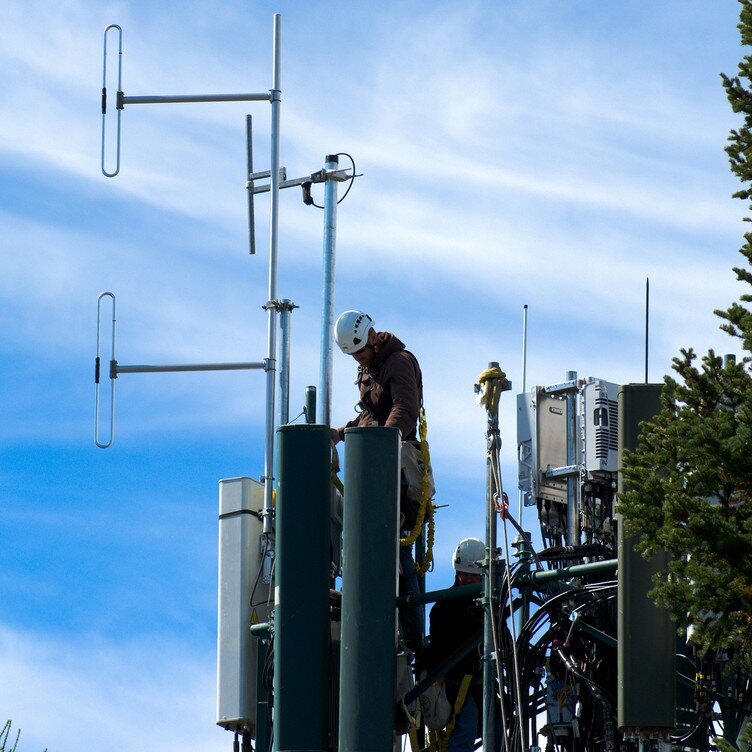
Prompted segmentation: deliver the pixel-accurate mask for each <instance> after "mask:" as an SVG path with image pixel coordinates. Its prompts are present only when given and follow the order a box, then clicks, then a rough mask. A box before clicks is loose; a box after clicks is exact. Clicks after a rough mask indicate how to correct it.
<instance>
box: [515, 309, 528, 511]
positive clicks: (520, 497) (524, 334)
mask: <svg viewBox="0 0 752 752" xmlns="http://www.w3.org/2000/svg"><path fill="white" fill-rule="evenodd" d="M526 388H527V303H525V305H524V306H522V393H523V394H525V389H526ZM524 498H525V494H524V493H523V492H522V491H518V492H517V522H519V523H520V526H522V510H523V508H524Z"/></svg>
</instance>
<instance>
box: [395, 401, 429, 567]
mask: <svg viewBox="0 0 752 752" xmlns="http://www.w3.org/2000/svg"><path fill="white" fill-rule="evenodd" d="M418 435H419V436H420V454H421V457H422V459H423V476H422V477H421V479H420V506H419V507H418V514H417V517H416V519H415V525H414V526H413V529H412V530H411V531H410V533H409V535H407V536H406V537H404V538H400V546H412V544H413V543H415V541H416V540H418V537H419V536H420V534H421V531H422V530H423V524H424V523H425V522H427V523H428V532H427V534H426V553H425V556H424V557H423V561H422V562H420V563H418V562H417V561H416V562H415V571H416V572H417V573H418V577H420V576H421V575H424V574H425V573H426V572H427V571H428V570H429V568H430V567H431V564H432V562H433V540H434V533H435V528H436V524H435V511H436V508H435V507H434V505H433V502H432V501H431V499H430V495H431V491H430V489H429V484H428V473H429V470H430V467H431V455H430V453H429V450H428V421H427V420H426V411H425V410H424V409H423V407H421V408H420V416H419V418H418Z"/></svg>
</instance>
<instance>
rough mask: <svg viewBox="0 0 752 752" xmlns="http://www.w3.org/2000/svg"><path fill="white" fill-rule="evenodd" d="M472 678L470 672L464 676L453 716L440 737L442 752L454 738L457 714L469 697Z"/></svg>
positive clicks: (444, 751)
mask: <svg viewBox="0 0 752 752" xmlns="http://www.w3.org/2000/svg"><path fill="white" fill-rule="evenodd" d="M472 680H473V677H472V676H471V675H470V674H465V676H463V677H462V683H461V684H460V691H459V692H458V693H457V699H456V700H455V701H454V712H453V713H452V718H451V720H450V721H449V723H448V724H447V727H446V729H445V730H444V733H443V734H441V737H440V747H439V748H440V750H441V752H446V749H447V747H448V745H449V740H450V739H451V738H452V734H453V733H454V726H455V724H456V723H457V716H458V715H459V714H460V710H462V706H463V705H464V704H465V700H466V699H467V692H468V690H469V689H470V682H471V681H472Z"/></svg>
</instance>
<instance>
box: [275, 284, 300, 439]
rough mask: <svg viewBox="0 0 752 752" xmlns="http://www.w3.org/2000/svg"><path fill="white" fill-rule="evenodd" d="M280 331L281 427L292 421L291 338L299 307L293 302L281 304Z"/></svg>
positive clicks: (284, 301)
mask: <svg viewBox="0 0 752 752" xmlns="http://www.w3.org/2000/svg"><path fill="white" fill-rule="evenodd" d="M278 308H279V310H278V313H279V329H280V334H281V335H282V341H281V342H280V344H279V425H281V426H283V425H285V423H289V421H290V338H291V331H290V327H291V321H290V319H291V317H292V312H293V310H294V309H295V308H297V306H296V305H295V303H293V302H292V301H291V300H287V299H285V300H281V301H280V302H279V307H278Z"/></svg>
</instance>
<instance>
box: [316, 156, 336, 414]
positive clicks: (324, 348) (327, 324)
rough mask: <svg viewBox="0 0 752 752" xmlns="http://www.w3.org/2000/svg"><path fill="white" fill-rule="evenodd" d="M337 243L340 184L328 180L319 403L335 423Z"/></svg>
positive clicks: (329, 165) (332, 161) (329, 161)
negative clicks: (334, 356)
mask: <svg viewBox="0 0 752 752" xmlns="http://www.w3.org/2000/svg"><path fill="white" fill-rule="evenodd" d="M338 164H339V158H338V157H337V155H336V154H329V155H327V157H326V161H325V164H324V170H325V171H326V172H329V171H330V170H336V169H337V166H338ZM336 243H337V181H336V180H334V178H333V177H331V176H330V177H328V178H327V180H326V185H325V188H324V300H323V310H322V314H321V369H320V371H321V373H320V381H319V401H320V404H321V408H320V419H321V422H322V423H323V424H324V425H326V426H328V425H329V424H330V422H331V407H332V325H333V323H334V261H335V257H334V250H335V246H336Z"/></svg>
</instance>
